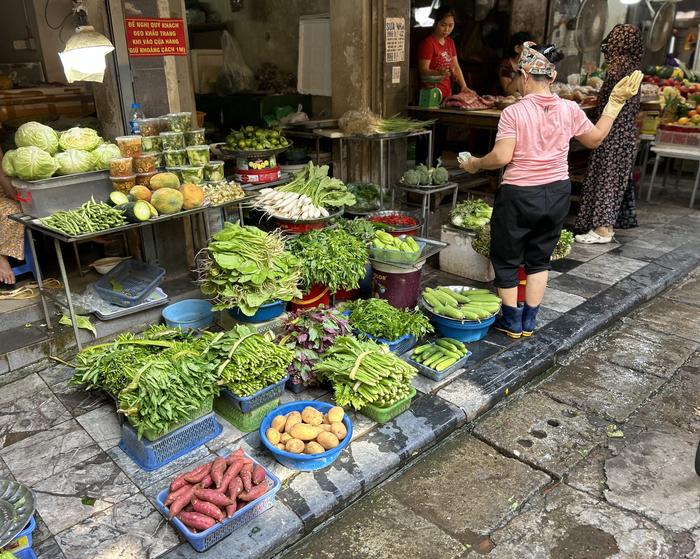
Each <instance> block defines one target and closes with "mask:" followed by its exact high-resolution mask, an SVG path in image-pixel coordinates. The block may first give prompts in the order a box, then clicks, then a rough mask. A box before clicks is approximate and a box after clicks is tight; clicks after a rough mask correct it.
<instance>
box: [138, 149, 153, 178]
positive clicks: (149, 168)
mask: <svg viewBox="0 0 700 559" xmlns="http://www.w3.org/2000/svg"><path fill="white" fill-rule="evenodd" d="M134 170H135V171H136V174H137V175H141V174H144V173H152V172H153V171H155V170H156V156H155V155H153V154H152V153H144V154H141V155H138V156H136V157H134Z"/></svg>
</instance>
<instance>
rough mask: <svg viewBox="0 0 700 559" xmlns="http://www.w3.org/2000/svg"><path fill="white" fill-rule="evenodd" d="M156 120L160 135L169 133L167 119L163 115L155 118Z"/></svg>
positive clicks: (168, 121)
mask: <svg viewBox="0 0 700 559" xmlns="http://www.w3.org/2000/svg"><path fill="white" fill-rule="evenodd" d="M156 118H157V119H158V130H160V133H161V134H162V133H163V132H171V130H170V120H168V117H167V116H165V115H162V116H158V117H156Z"/></svg>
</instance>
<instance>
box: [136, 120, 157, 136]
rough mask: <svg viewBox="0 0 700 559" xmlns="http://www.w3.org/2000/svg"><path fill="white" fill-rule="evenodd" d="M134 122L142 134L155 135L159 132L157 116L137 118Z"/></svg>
mask: <svg viewBox="0 0 700 559" xmlns="http://www.w3.org/2000/svg"><path fill="white" fill-rule="evenodd" d="M136 124H137V125H138V127H139V130H141V135H142V136H157V135H158V134H159V133H160V120H159V119H157V118H137V119H136Z"/></svg>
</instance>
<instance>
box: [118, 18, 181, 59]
mask: <svg viewBox="0 0 700 559" xmlns="http://www.w3.org/2000/svg"><path fill="white" fill-rule="evenodd" d="M125 27H126V46H127V49H128V51H129V56H132V57H138V56H187V45H186V43H185V23H184V22H183V20H182V19H160V18H137V17H128V18H126V20H125Z"/></svg>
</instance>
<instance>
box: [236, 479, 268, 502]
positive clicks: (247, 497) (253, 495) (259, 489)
mask: <svg viewBox="0 0 700 559" xmlns="http://www.w3.org/2000/svg"><path fill="white" fill-rule="evenodd" d="M267 490H268V487H267V482H264V483H261V484H260V485H256V486H255V487H253V488H252V489H251V490H250V491H244V492H243V493H241V494H240V495H239V496H238V498H239V499H240V500H241V501H255V499H257V498H259V497H262V496H263V495H264V494H265V493H267Z"/></svg>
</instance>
